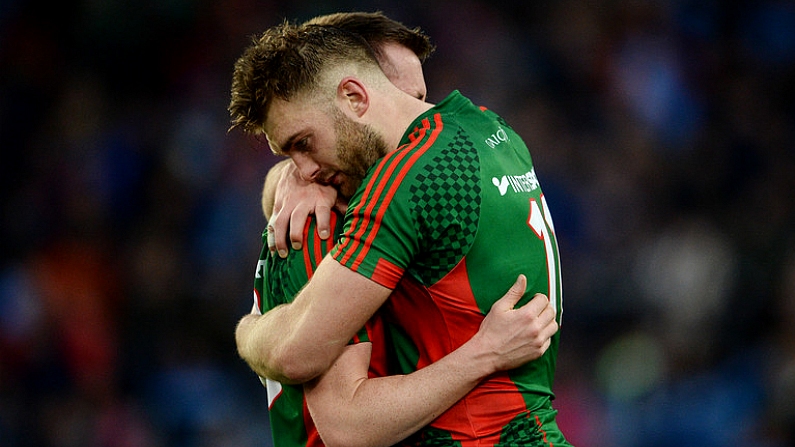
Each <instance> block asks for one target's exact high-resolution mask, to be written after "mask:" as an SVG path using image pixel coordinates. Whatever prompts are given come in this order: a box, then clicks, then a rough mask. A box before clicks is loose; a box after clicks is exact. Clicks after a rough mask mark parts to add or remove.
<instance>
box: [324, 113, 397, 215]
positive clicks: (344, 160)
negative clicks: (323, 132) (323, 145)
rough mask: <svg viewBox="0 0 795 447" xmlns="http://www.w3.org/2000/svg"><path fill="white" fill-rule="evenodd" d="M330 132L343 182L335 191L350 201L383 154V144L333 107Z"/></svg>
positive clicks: (369, 130) (367, 128) (364, 125)
mask: <svg viewBox="0 0 795 447" xmlns="http://www.w3.org/2000/svg"><path fill="white" fill-rule="evenodd" d="M332 115H333V117H334V130H335V131H336V134H337V158H338V160H339V169H340V173H341V174H342V175H343V176H344V179H343V181H342V182H341V183H340V184H339V185H338V186H337V191H338V192H339V194H340V195H342V196H343V197H344V198H345V200H346V201H347V200H348V199H350V198H351V196H352V195H353V193H354V192H356V190H357V189H358V188H359V186H360V185H361V184H362V181H363V180H364V177H365V175H366V174H367V171H368V170H369V169H370V167H372V166H373V165H374V164H375V163H376V161H378V159H380V158H381V157H383V156H384V155H386V154H387V152H388V149H387V146H386V141H384V138H383V137H382V136H381V135H379V134H378V133H377V132H376V131H375V130H373V129H372V128H371V127H370V126H368V125H366V124H360V123H357V122H356V121H354V120H352V119H350V118H348V116H347V115H345V114H344V113H342V111H340V110H339V109H337V108H336V107H334V110H333V112H332Z"/></svg>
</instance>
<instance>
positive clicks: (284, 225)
mask: <svg viewBox="0 0 795 447" xmlns="http://www.w3.org/2000/svg"><path fill="white" fill-rule="evenodd" d="M270 226H271V227H273V239H274V248H275V250H276V251H278V252H279V256H281V257H282V258H285V257H287V248H288V247H287V231H288V230H289V228H290V216H289V215H287V214H285V213H281V212H279V213H278V214H275V215H274V217H273V218H272V219H271V223H270ZM269 244H270V241H269ZM271 251H273V249H271Z"/></svg>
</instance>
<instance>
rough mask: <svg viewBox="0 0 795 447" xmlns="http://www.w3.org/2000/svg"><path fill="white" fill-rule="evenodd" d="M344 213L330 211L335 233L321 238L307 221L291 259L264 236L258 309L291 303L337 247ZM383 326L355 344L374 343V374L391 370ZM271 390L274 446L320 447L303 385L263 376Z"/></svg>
mask: <svg viewBox="0 0 795 447" xmlns="http://www.w3.org/2000/svg"><path fill="white" fill-rule="evenodd" d="M342 222H343V219H342V217H341V216H340V215H339V214H337V213H336V212H334V213H332V214H331V228H334V233H333V235H334V237H333V238H330V239H327V240H322V239H320V237H319V236H318V235H317V228H316V221H315V219H313V218H310V219H307V223H306V225H305V226H304V233H303V234H304V237H303V244H304V245H303V249H302V250H290V252H289V254H288V255H287V257H286V258H280V257H278V256H274V255H272V254H271V253H270V252H269V250H268V244H267V231H265V232H263V234H262V244H263V247H262V252H261V253H260V259H259V262H258V263H257V270H256V272H255V275H254V308H255V311H258V312H259V313H264V312H267V311H268V310H270V309H272V308H274V307H276V306H278V305H280V304H284V303H288V302H290V301H292V299H293V297H295V296H296V295H297V294H298V292H299V291H300V290H301V288H303V287H304V285H306V283H307V282H308V281H309V279H310V278H311V277H312V274H313V273H314V271H315V269H316V268H317V266H318V264H319V263H320V261H321V260H322V259H323V257H324V256H325V255H326V254H327V253H328V252H329V250H330V249H331V248H332V247H333V245H334V241H335V240H336V238H337V237H338V236H339V234H340V233H341V231H342ZM383 337H384V334H383V328H382V326H381V321H380V320H379V319H378V318H377V317H374V318H373V319H371V321H370V322H368V324H367V325H366V327H365V328H363V329H362V330H360V331H359V333H358V334H357V335H356V337H355V338H354V340H352V341H351V342H352V343H358V342H371V341H373V340H378V341H379V343H374V344H373V351H372V356H371V359H370V371H369V375H370V376H371V377H375V376H383V375H385V374H386V360H385V359H384V355H385V352H384V345H383V342H382V341H381V340H383ZM261 380H262V381H263V384H264V385H265V386H266V388H267V392H268V415H269V418H270V425H271V433H272V435H273V445H274V446H275V447H319V446H323V445H324V444H323V441H322V440H321V439H320V436H319V434H318V432H317V429H316V428H315V424H314V423H313V422H312V418H311V416H310V415H309V410H308V408H307V406H306V401H305V399H304V389H303V386H302V385H283V384H281V383H278V382H276V381H273V380H270V379H261Z"/></svg>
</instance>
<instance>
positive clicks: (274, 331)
mask: <svg viewBox="0 0 795 447" xmlns="http://www.w3.org/2000/svg"><path fill="white" fill-rule="evenodd" d="M287 309H288V307H287V306H279V307H276V308H274V309H272V310H270V311H269V312H267V313H265V314H264V315H252V314H249V315H246V316H244V317H243V318H241V319H240V322H239V323H238V325H237V328H236V330H235V342H236V343H237V352H238V354H239V355H240V357H241V358H242V359H243V360H244V361H245V362H246V363H247V364H248V366H249V367H250V368H251V369H252V370H253V371H254V372H255V373H257V375H259V376H260V377H267V378H270V379H273V380H277V381H279V382H282V383H302V382H304V381H306V380H309V379H311V378H312V377H314V376H312V377H308V376H307V375H306V374H305V373H302V374H303V375H296V373H295V372H292V371H290V370H289V363H287V362H286V361H285V360H284V359H283V357H282V354H281V353H282V352H284V350H285V349H284V347H283V345H281V344H280V343H279V342H280V341H282V342H283V341H284V338H282V337H281V336H279V337H278V339H274V338H273V337H272V336H273V335H286V334H284V331H280V330H279V329H278V328H279V327H287V326H289V324H285V321H281V324H280V320H279V319H280V318H281V319H283V320H287V319H289V313H288V312H287ZM285 364H287V365H285ZM285 366H287V368H285Z"/></svg>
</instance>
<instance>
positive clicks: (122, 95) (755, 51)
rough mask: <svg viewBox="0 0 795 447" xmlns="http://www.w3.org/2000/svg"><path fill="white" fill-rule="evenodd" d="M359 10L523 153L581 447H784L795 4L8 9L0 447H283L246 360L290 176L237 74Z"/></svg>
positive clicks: (561, 404) (172, 0)
mask: <svg viewBox="0 0 795 447" xmlns="http://www.w3.org/2000/svg"><path fill="white" fill-rule="evenodd" d="M350 10H365V11H374V10H382V11H384V12H385V13H386V14H387V15H389V16H390V17H393V18H395V19H398V20H400V21H402V22H403V23H405V24H407V25H409V26H412V27H413V26H419V27H421V28H422V29H423V30H425V31H426V32H427V33H428V34H429V35H430V36H431V38H432V40H433V42H434V43H435V44H436V45H437V51H436V53H435V54H434V55H433V56H432V58H431V59H430V60H429V61H428V62H427V63H426V77H427V80H428V87H429V93H430V94H429V100H430V101H431V102H437V101H439V100H441V99H442V98H444V97H445V96H446V95H447V94H448V93H449V92H450V91H451V90H452V89H459V90H461V92H462V93H464V94H465V95H467V96H469V97H470V98H472V99H473V100H474V101H475V102H476V103H477V104H482V105H485V106H488V107H489V108H491V109H492V110H495V111H496V112H498V113H500V114H501V115H503V116H504V117H505V118H506V119H507V120H508V122H509V123H511V124H512V126H513V127H514V128H515V129H516V130H518V132H519V133H520V134H521V135H523V136H524V137H525V140H526V142H527V144H528V146H529V147H530V149H531V152H532V153H533V157H534V161H535V163H536V172H537V173H538V176H539V178H540V179H541V181H542V184H543V186H544V190H545V193H546V196H547V198H548V200H549V204H550V208H551V209H552V212H553V215H554V216H555V224H556V228H557V231H558V237H559V242H560V245H561V251H562V255H563V272H564V289H565V313H564V324H563V326H562V344H561V349H560V356H559V361H558V375H557V382H556V391H557V394H558V399H557V400H556V403H555V405H556V407H557V408H558V409H559V410H560V414H559V423H560V425H561V426H562V428H563V429H564V431H565V432H566V433H567V436H568V437H569V439H570V440H571V441H573V443H574V444H576V445H578V446H580V447H589V446H591V447H601V446H620V447H635V446H637V447H641V446H643V447H645V446H649V447H657V446H659V447H663V446H665V447H667V446H672V445H677V446H680V447H682V446H700V447H705V446H707V447H709V446H747V445H751V444H753V445H755V446H771V447H773V446H775V447H778V446H782V447H783V446H793V445H795V428H794V427H795V192H794V191H795V3H793V2H791V1H776V0H754V1H751V0H747V1H742V0H740V1H731V2H722V1H717V0H678V1H677V0H657V1H648V2H638V1H629V0H612V1H610V0H608V1H602V2H587V1H582V0H561V1H554V2H525V1H520V0H504V1H502V2H489V1H480V0H457V1H452V0H446V1H444V0H443V1H419V0H375V1H353V0H350V1H343V0H340V1H325V2H323V1H309V0H298V1H291V2H281V1H255V0H232V1H227V2H210V1H206V0H205V1H191V0H162V1H142V2H125V1H119V0H102V1H96V0H94V1H62V2H55V3H53V2H37V1H24V0H0V154H1V155H0V183H2V194H1V195H0V199H2V202H0V203H1V204H2V205H1V206H2V209H1V210H0V253H1V256H2V257H1V258H0V446H3V447H33V446H57V447H71V446H88V447H138V446H140V447H155V446H190V447H193V446H196V447H205V446H206V447H210V446H238V447H240V446H243V447H245V446H269V445H270V434H269V427H268V422H267V408H266V407H267V406H266V397H265V391H264V389H263V388H262V387H261V386H260V384H259V382H258V380H257V378H256V377H255V376H254V375H253V374H252V373H251V372H250V371H248V369H247V367H246V366H245V364H244V363H243V362H242V361H241V360H239V358H238V357H237V355H236V351H235V346H234V339H233V332H234V326H235V324H236V321H237V319H238V318H239V317H240V316H241V315H243V314H244V313H246V312H248V310H249V309H250V307H251V289H252V285H253V272H254V269H255V265H256V260H257V256H258V253H259V250H260V232H261V230H262V228H263V227H264V224H265V222H264V218H263V217H262V215H261V213H260V205H259V193H260V188H261V183H262V180H263V178H264V175H265V173H266V172H267V170H268V168H269V167H270V166H271V165H272V164H273V163H274V162H275V161H276V159H275V158H274V157H273V156H272V155H270V152H269V151H268V149H267V148H266V147H265V146H264V145H263V144H261V143H259V142H257V141H253V140H250V139H247V138H246V137H245V136H243V135H242V134H241V133H239V132H232V133H227V128H228V125H229V118H228V113H227V111H226V106H227V104H228V101H229V86H230V83H231V73H232V65H233V63H234V61H235V59H236V58H237V57H238V56H239V55H240V53H241V52H242V50H243V48H244V47H245V46H246V45H247V44H248V42H249V40H250V36H252V35H253V34H255V33H258V32H260V31H262V30H264V29H265V28H267V27H269V26H271V25H274V24H276V23H278V22H280V21H281V20H282V19H283V18H289V19H295V20H305V19H308V18H310V17H313V16H315V15H319V14H324V13H329V12H336V11H350Z"/></svg>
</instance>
